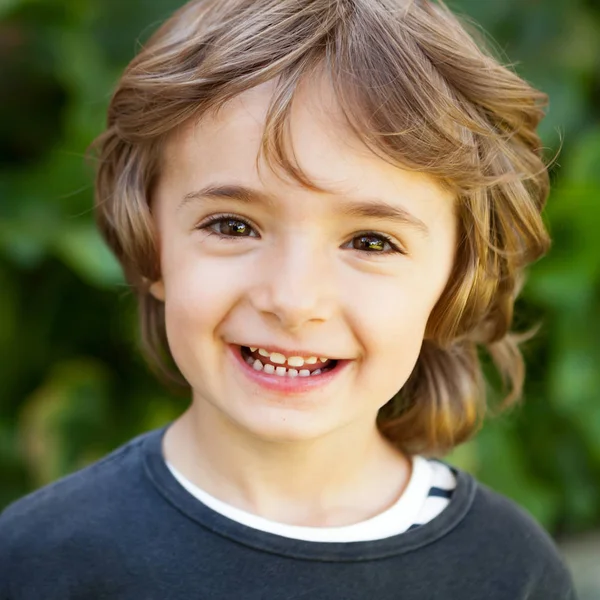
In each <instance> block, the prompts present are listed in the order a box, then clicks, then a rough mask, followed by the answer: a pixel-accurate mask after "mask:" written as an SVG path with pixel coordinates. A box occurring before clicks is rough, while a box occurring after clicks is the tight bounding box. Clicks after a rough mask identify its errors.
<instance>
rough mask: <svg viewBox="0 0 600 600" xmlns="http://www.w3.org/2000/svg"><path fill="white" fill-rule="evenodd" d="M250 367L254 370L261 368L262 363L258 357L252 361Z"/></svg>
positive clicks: (260, 369)
mask: <svg viewBox="0 0 600 600" xmlns="http://www.w3.org/2000/svg"><path fill="white" fill-rule="evenodd" d="M252 367H253V368H254V370H255V371H262V370H263V364H262V363H261V362H260V360H258V358H257V359H256V360H255V361H254V363H253V365H252Z"/></svg>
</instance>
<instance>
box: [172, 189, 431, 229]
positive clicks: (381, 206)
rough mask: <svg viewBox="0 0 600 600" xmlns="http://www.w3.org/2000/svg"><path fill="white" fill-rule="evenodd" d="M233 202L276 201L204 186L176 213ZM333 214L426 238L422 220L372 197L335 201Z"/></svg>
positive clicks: (252, 193)
mask: <svg viewBox="0 0 600 600" xmlns="http://www.w3.org/2000/svg"><path fill="white" fill-rule="evenodd" d="M218 199H222V200H233V201H236V202H242V203H244V204H248V203H253V202H256V203H258V204H264V205H266V206H270V207H272V206H274V205H275V203H276V200H275V198H274V197H273V196H272V195H271V194H268V193H267V192H263V191H261V190H257V189H253V188H249V187H246V186H243V185H213V184H211V185H207V186H206V187H203V188H202V189H200V190H197V191H194V192H190V193H188V194H186V195H185V196H184V197H183V200H182V201H181V203H180V204H179V207H178V208H177V210H181V209H182V208H183V207H184V206H185V205H186V204H188V203H190V202H192V201H194V200H218ZM336 213H338V214H342V215H344V216H347V217H354V218H361V219H379V220H382V221H394V222H397V223H400V224H402V225H408V226H410V227H413V228H414V229H416V230H417V231H419V232H421V233H422V234H423V235H425V236H427V235H429V229H428V227H427V225H425V223H424V222H423V221H421V219H419V218H417V217H416V216H415V215H413V214H412V213H410V212H409V211H408V210H407V209H405V208H403V207H402V206H395V205H393V204H390V203H389V202H386V201H385V200H381V199H379V198H374V199H373V200H348V199H346V198H345V199H341V200H338V201H337V202H336Z"/></svg>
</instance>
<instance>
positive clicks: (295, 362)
mask: <svg viewBox="0 0 600 600" xmlns="http://www.w3.org/2000/svg"><path fill="white" fill-rule="evenodd" d="M250 350H251V351H252V352H256V350H258V353H259V354H260V355H261V356H264V357H265V358H268V359H269V360H270V361H271V362H272V363H274V364H276V365H284V364H285V363H286V362H287V364H288V365H289V366H290V367H302V366H304V365H305V364H307V365H314V364H316V362H317V361H318V360H320V361H321V362H323V363H324V362H327V361H328V360H329V359H328V358H317V357H316V356H309V357H307V358H305V357H302V356H284V355H283V354H280V353H279V352H269V351H267V350H265V349H264V348H250Z"/></svg>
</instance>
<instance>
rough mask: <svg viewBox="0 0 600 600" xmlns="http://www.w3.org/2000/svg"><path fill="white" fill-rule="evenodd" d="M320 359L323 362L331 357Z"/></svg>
mask: <svg viewBox="0 0 600 600" xmlns="http://www.w3.org/2000/svg"><path fill="white" fill-rule="evenodd" d="M319 360H320V361H321V362H327V361H328V360H329V359H328V358H319Z"/></svg>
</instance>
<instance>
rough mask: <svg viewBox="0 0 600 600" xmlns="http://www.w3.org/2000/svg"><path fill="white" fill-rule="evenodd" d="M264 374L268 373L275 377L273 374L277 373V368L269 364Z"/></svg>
mask: <svg viewBox="0 0 600 600" xmlns="http://www.w3.org/2000/svg"><path fill="white" fill-rule="evenodd" d="M263 370H264V372H265V373H267V374H268V375H273V373H275V367H274V366H273V365H271V364H269V363H267V364H266V365H265V367H264V369H263Z"/></svg>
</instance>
